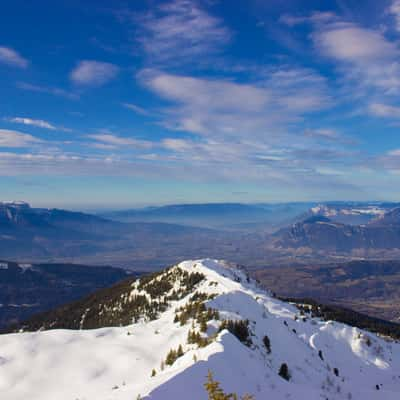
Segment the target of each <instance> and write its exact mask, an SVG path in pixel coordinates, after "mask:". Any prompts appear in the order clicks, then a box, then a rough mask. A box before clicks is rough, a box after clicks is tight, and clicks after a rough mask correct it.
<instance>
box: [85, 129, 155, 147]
mask: <svg viewBox="0 0 400 400" xmlns="http://www.w3.org/2000/svg"><path fill="white" fill-rule="evenodd" d="M88 137H89V138H91V139H94V140H96V141H97V142H100V145H99V143H95V145H96V147H97V148H104V149H106V148H110V149H111V148H118V147H126V146H129V147H135V148H139V149H149V148H151V147H153V142H150V141H148V140H139V139H134V138H128V137H121V136H116V135H112V134H109V133H98V134H94V135H88Z"/></svg>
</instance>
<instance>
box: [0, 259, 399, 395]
mask: <svg viewBox="0 0 400 400" xmlns="http://www.w3.org/2000/svg"><path fill="white" fill-rule="evenodd" d="M341 321H346V322H349V321H352V322H354V323H356V324H357V323H358V322H360V323H361V324H362V325H363V327H364V328H369V327H372V321H369V323H370V326H369V325H368V318H366V319H363V318H361V317H360V316H359V315H356V314H351V313H350V314H348V315H346V311H345V310H338V309H333V308H329V307H328V308H325V307H323V306H321V305H319V304H317V303H313V302H308V301H306V300H305V301H303V302H301V303H293V302H292V303H290V302H286V301H282V300H280V299H278V298H276V297H274V296H273V295H272V294H271V293H270V292H268V291H265V290H264V289H262V288H261V287H260V286H259V285H258V284H257V282H256V281H254V280H252V279H251V278H249V276H248V274H247V273H246V271H244V270H243V269H241V268H238V267H236V266H235V265H232V264H229V263H226V262H223V261H217V260H211V259H204V260H194V261H185V262H182V263H180V264H178V265H175V266H172V267H170V268H167V269H165V270H163V271H160V272H159V273H156V274H152V275H148V276H144V277H142V278H140V279H136V280H134V279H131V278H129V279H128V280H126V281H124V282H122V283H119V284H117V285H116V286H114V287H112V288H110V289H104V290H101V291H99V292H97V293H94V294H93V295H91V296H89V297H86V298H85V299H83V300H81V301H78V302H74V303H71V304H70V305H67V306H64V307H61V308H58V309H57V310H55V311H52V312H49V313H45V314H42V315H39V316H37V317H35V318H34V319H31V320H30V321H27V322H26V323H24V324H23V325H22V326H19V327H18V328H16V329H17V330H19V331H18V332H17V333H11V334H7V335H3V336H1V340H0V357H1V358H0V372H1V376H2V394H4V396H5V398H7V399H8V400H16V399H21V398H27V396H29V398H30V399H32V400H39V399H40V400H43V399H44V400H51V399H52V398H55V397H56V398H60V399H61V400H66V399H71V398H77V399H83V398H85V399H88V400H95V399H96V400H106V399H113V400H128V399H129V400H130V399H132V398H133V399H135V398H143V399H153V400H172V399H177V398H182V393H188V391H190V398H191V399H194V400H203V399H204V398H206V392H205V389H204V383H205V381H206V376H207V374H208V372H209V371H211V372H212V374H213V376H214V377H215V379H216V380H217V381H218V382H220V385H221V387H222V388H223V389H225V390H229V391H232V392H235V393H237V394H238V396H245V394H246V393H248V394H251V395H252V396H253V398H254V400H261V399H266V398H273V399H274V400H284V399H288V398H293V399H295V398H299V399H320V398H323V399H326V398H328V399H335V400H348V399H352V400H366V399H367V400H373V399H377V398H384V399H387V400H395V399H396V400H397V398H398V393H399V390H400V376H399V374H398V371H399V370H400V344H399V343H398V342H396V341H395V340H393V338H392V337H396V334H397V335H398V332H397V333H396V332H395V329H396V327H397V328H398V325H396V324H390V323H387V325H386V328H385V329H386V330H383V328H382V326H379V324H378V323H377V321H373V322H374V323H375V325H374V327H375V329H374V330H375V332H377V333H378V334H376V333H372V332H370V331H368V330H364V329H360V328H357V327H354V326H350V325H346V324H344V323H343V322H341ZM61 328H68V329H61ZM21 329H22V330H24V331H23V332H21V331H20V330H21ZM30 331H33V332H30ZM383 334H384V336H383ZM391 336H392V337H391ZM45 367H46V376H45V377H43V376H42V375H40V374H42V373H43V372H42V371H43V368H45ZM132 371H134V373H132ZM39 376H42V379H41V384H40V385H38V384H37V382H38V378H39ZM60 376H62V377H63V379H57V377H60ZM72 379H73V385H71V382H72ZM210 381H211V380H210V379H209V382H210ZM211 384H212V382H211ZM247 398H248V397H247Z"/></svg>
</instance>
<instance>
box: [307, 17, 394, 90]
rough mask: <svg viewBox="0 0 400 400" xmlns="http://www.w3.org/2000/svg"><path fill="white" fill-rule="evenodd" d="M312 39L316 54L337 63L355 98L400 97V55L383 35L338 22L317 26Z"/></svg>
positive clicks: (354, 24)
mask: <svg viewBox="0 0 400 400" xmlns="http://www.w3.org/2000/svg"><path fill="white" fill-rule="evenodd" d="M311 38H312V40H313V43H314V46H315V49H316V50H317V52H318V53H319V54H320V55H322V56H324V57H326V58H328V59H331V60H332V61H333V62H335V63H336V65H337V67H338V69H337V71H338V72H340V73H342V75H343V77H344V79H345V81H346V82H347V83H348V84H349V85H352V87H353V92H355V93H356V94H359V93H360V90H364V91H365V90H374V91H376V93H375V94H377V95H396V94H398V93H400V63H399V62H398V59H399V56H400V51H399V49H398V46H397V44H396V43H395V42H394V41H393V40H390V39H388V38H387V37H386V36H385V35H384V34H383V33H382V32H381V31H379V30H376V29H371V28H365V27H363V26H360V25H359V24H356V23H353V22H345V21H335V22H327V23H322V24H317V25H314V31H313V33H312V35H311ZM372 94H373V93H369V95H372Z"/></svg>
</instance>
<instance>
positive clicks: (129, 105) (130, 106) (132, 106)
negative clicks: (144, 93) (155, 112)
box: [122, 103, 151, 116]
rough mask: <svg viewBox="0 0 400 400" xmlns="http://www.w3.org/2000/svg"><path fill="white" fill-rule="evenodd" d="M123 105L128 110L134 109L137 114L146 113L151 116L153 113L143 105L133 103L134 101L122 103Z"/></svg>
mask: <svg viewBox="0 0 400 400" xmlns="http://www.w3.org/2000/svg"><path fill="white" fill-rule="evenodd" d="M122 106H123V107H125V108H127V109H128V110H132V111H134V112H135V113H136V114H140V115H146V116H149V115H151V112H150V111H148V110H146V109H144V108H143V107H140V106H138V105H136V104H132V103H122Z"/></svg>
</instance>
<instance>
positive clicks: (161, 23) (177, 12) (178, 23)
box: [134, 0, 231, 62]
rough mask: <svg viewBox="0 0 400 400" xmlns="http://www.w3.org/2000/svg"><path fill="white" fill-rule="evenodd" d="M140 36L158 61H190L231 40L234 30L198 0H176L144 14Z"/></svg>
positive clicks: (142, 43)
mask: <svg viewBox="0 0 400 400" xmlns="http://www.w3.org/2000/svg"><path fill="white" fill-rule="evenodd" d="M134 22H136V23H139V26H140V28H141V32H140V34H139V36H138V40H139V42H140V43H141V45H142V46H143V49H144V51H145V52H146V53H147V55H148V56H150V57H151V58H152V59H154V60H157V61H163V62H165V61H172V62H176V61H178V60H179V61H182V60H186V61H190V62H192V61H193V60H194V57H197V56H202V57H204V56H209V55H210V54H212V53H215V52H216V51H218V50H219V49H220V48H221V46H223V45H225V44H226V43H228V42H229V40H230V37H231V33H230V31H229V30H228V29H227V28H226V27H225V26H224V25H223V23H222V21H221V20H220V19H219V18H217V17H214V16H212V15H210V14H209V13H207V11H205V10H204V8H202V7H200V5H199V3H198V2H197V1H192V0H174V1H171V2H168V3H163V4H161V5H160V6H158V7H157V8H153V10H152V11H151V12H150V13H148V14H146V15H142V16H141V17H140V18H139V19H138V18H134Z"/></svg>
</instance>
